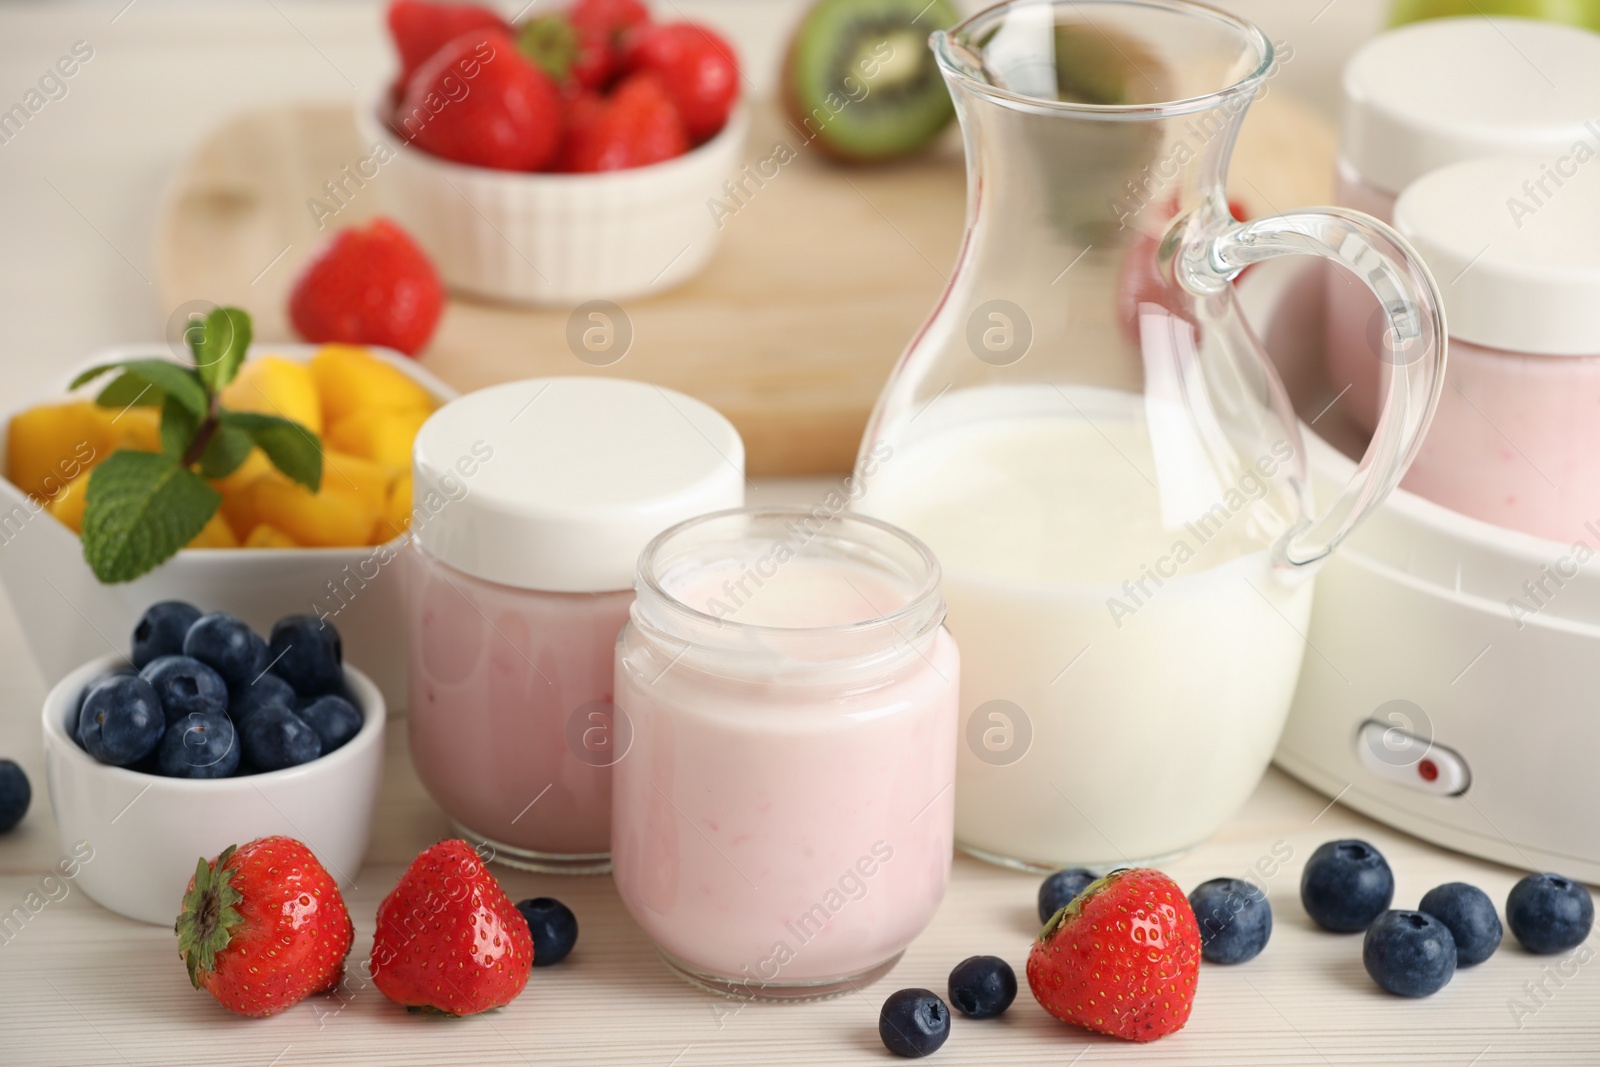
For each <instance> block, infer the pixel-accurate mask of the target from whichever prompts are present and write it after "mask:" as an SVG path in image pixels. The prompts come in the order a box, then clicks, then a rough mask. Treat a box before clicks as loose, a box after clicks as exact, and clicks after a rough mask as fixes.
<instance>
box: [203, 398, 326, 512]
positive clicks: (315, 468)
mask: <svg viewBox="0 0 1600 1067" xmlns="http://www.w3.org/2000/svg"><path fill="white" fill-rule="evenodd" d="M219 417H220V418H221V420H222V425H223V426H226V427H230V428H233V429H238V430H242V431H244V432H245V433H247V434H249V435H250V439H251V440H252V441H254V442H255V443H256V446H257V447H259V448H260V449H261V451H263V452H265V453H266V454H267V458H268V459H270V460H271V461H272V465H273V466H274V467H277V468H278V469H279V470H280V471H282V472H283V473H284V474H286V475H288V476H289V477H290V478H292V479H294V480H295V481H297V482H299V483H300V484H301V485H303V486H305V487H306V488H307V489H309V490H311V491H312V492H313V493H314V492H316V491H317V490H318V489H319V488H321V486H322V442H320V441H318V440H317V435H316V434H314V433H312V432H311V431H310V430H308V429H306V428H305V427H304V426H301V425H300V424H299V423H298V422H291V421H290V420H289V419H280V418H278V417H277V416H276V415H261V414H258V413H256V412H253V411H224V412H222V413H221V415H220V416H219Z"/></svg>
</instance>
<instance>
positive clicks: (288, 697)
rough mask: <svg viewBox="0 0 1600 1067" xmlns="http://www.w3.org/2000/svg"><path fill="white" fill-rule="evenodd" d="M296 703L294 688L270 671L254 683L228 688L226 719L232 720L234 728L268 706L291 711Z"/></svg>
mask: <svg viewBox="0 0 1600 1067" xmlns="http://www.w3.org/2000/svg"><path fill="white" fill-rule="evenodd" d="M297 703H299V700H298V698H297V697H296V696H295V692H294V686H292V685H290V684H289V683H288V682H286V681H284V680H283V679H282V678H279V677H278V676H277V675H276V674H273V673H272V672H270V671H268V672H266V673H264V674H262V675H261V676H260V677H259V678H257V679H255V681H252V682H245V683H244V684H243V685H235V686H230V687H229V689H228V717H229V718H231V719H232V720H233V724H234V725H235V726H238V725H240V724H242V723H243V722H244V721H245V720H246V719H248V718H249V717H250V715H251V713H252V712H254V711H256V710H257V709H259V708H264V707H266V706H267V705H268V704H276V705H277V706H278V707H280V708H288V709H290V710H291V711H293V710H294V706H295V705H296V704H297Z"/></svg>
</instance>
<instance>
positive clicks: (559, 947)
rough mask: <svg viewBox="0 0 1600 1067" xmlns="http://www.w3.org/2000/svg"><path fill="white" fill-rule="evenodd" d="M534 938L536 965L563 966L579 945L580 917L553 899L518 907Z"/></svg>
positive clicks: (548, 898)
mask: <svg viewBox="0 0 1600 1067" xmlns="http://www.w3.org/2000/svg"><path fill="white" fill-rule="evenodd" d="M517 910H518V911H519V912H521V913H522V917H523V918H524V919H526V920H527V921H528V932H529V933H530V934H532V935H533V965H534V966H535V967H548V966H550V965H551V964H553V963H560V962H561V961H562V960H564V959H566V958H567V954H568V953H570V952H571V951H572V946H573V945H576V944H577V943H578V917H577V916H576V915H574V914H572V909H571V908H569V907H567V906H566V905H565V904H563V903H561V901H559V900H555V899H553V898H551V897H534V898H533V899H532V900H524V901H521V902H520V903H518V904H517Z"/></svg>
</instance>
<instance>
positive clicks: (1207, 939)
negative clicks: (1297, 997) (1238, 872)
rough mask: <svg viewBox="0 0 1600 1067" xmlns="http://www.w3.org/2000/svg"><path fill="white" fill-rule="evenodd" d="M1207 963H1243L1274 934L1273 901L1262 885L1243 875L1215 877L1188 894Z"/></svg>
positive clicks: (1201, 951)
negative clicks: (1198, 927)
mask: <svg viewBox="0 0 1600 1067" xmlns="http://www.w3.org/2000/svg"><path fill="white" fill-rule="evenodd" d="M1189 906H1190V907H1191V908H1193V909H1194V917H1195V921H1196V922H1198V923H1199V924H1200V955H1201V957H1202V958H1203V959H1204V960H1205V961H1206V962H1207V963H1244V962H1245V961H1246V960H1253V959H1255V958H1256V957H1257V956H1259V955H1261V950H1262V949H1264V948H1266V947H1267V941H1268V940H1269V939H1270V938H1271V937H1272V905H1271V904H1269V903H1267V894H1266V893H1264V892H1262V890H1261V887H1260V886H1258V885H1256V884H1255V883H1253V882H1247V881H1245V880H1244V879H1242V878H1213V879H1211V881H1209V882H1201V883H1200V884H1199V885H1197V886H1195V889H1194V892H1193V893H1190V894H1189Z"/></svg>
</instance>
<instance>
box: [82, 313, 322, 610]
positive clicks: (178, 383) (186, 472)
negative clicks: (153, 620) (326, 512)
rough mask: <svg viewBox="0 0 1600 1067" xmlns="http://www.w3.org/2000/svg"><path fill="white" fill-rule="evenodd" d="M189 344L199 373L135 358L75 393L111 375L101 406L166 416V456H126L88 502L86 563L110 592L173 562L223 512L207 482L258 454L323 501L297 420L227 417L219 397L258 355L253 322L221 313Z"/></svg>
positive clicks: (315, 449) (87, 377)
mask: <svg viewBox="0 0 1600 1067" xmlns="http://www.w3.org/2000/svg"><path fill="white" fill-rule="evenodd" d="M184 337H185V339H186V340H187V341H188V343H189V348H190V350H191V351H192V352H193V354H194V365H193V366H185V365H183V364H181V363H177V362H172V361H168V360H164V359H130V360H122V361H120V362H117V363H106V364H102V365H100V366H98V367H91V368H90V369H89V370H86V371H84V372H83V373H82V374H80V375H78V377H77V378H75V379H74V380H73V382H72V388H74V389H76V388H77V387H79V386H80V385H84V384H85V383H87V382H91V381H94V380H95V379H96V378H99V377H101V376H102V375H105V374H109V373H110V372H112V371H120V373H119V374H118V375H117V376H116V377H115V378H113V379H112V380H111V382H110V383H109V384H108V385H106V386H105V387H104V388H102V389H101V390H100V394H99V396H97V397H96V398H95V403H97V404H99V405H100V406H102V407H116V408H125V407H129V406H133V405H137V406H140V407H156V406H159V407H160V408H161V451H160V452H159V453H156V452H135V451H131V450H127V449H122V450H118V451H117V452H114V453H112V454H111V455H110V456H108V457H107V458H106V459H105V461H104V462H102V463H101V464H100V465H99V466H97V467H95V469H94V471H93V472H92V473H91V474H90V475H89V487H88V492H87V493H86V494H85V497H84V513H83V558H84V559H85V560H86V561H87V562H88V564H89V566H90V568H92V569H93V570H94V573H95V577H97V578H99V579H100V580H101V581H102V582H105V583H107V584H111V583H115V582H128V581H132V580H133V579H135V578H137V577H139V576H140V575H142V574H146V573H148V572H149V571H151V570H154V569H155V568H156V567H158V566H160V565H161V564H162V563H164V562H166V561H167V560H168V559H170V558H171V557H172V555H173V554H174V553H176V552H177V551H178V550H179V549H180V548H182V547H183V546H184V545H186V544H188V543H189V542H190V541H191V540H193V538H194V536H195V535H196V534H198V533H199V532H200V531H201V530H202V529H204V528H205V525H206V523H208V522H210V521H211V518H212V516H214V515H215V514H216V513H217V508H218V507H220V506H221V504H222V497H221V495H220V494H218V492H217V491H216V490H215V489H213V488H211V486H210V485H208V484H207V483H206V479H207V478H223V477H226V476H227V475H229V474H232V473H233V472H234V471H235V470H238V469H239V466H240V464H242V463H243V462H244V461H245V460H246V459H247V458H248V457H249V455H250V450H251V449H252V448H260V449H261V451H262V452H263V453H265V455H266V457H267V459H268V460H270V461H271V463H272V465H273V466H275V467H277V468H278V470H280V471H282V472H283V473H284V474H285V475H286V476H287V477H289V478H291V479H293V480H294V481H296V482H299V483H300V484H301V485H304V486H305V487H306V488H307V489H310V490H311V491H312V492H316V491H317V489H318V488H319V487H320V486H321V484H322V443H321V442H320V441H318V440H317V436H316V434H314V433H312V432H311V431H310V430H308V429H306V428H305V427H304V426H301V425H300V424H299V423H297V422H293V421H291V420H289V419H283V418H278V417H277V416H275V415H262V414H258V413H256V412H240V411H226V410H224V409H223V408H222V406H221V404H219V403H218V400H217V396H218V394H219V393H220V392H221V391H222V389H223V387H224V386H226V385H227V384H228V383H229V382H231V381H232V380H233V378H234V376H235V375H237V374H238V373H239V368H240V366H242V365H243V363H244V357H245V351H246V350H247V349H248V348H249V346H250V339H251V329H250V316H249V315H248V314H246V313H245V312H244V311H242V310H240V309H239V308H217V309H215V310H214V311H212V312H211V313H210V314H209V315H207V316H206V318H205V320H204V321H203V322H196V323H195V324H193V325H192V326H190V327H189V328H188V329H187V330H186V331H185V332H184Z"/></svg>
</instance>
